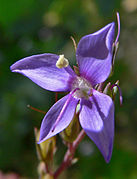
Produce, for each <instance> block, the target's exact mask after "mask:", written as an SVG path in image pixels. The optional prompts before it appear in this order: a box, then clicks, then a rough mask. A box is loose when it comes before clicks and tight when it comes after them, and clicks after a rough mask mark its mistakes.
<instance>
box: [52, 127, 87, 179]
mask: <svg viewBox="0 0 137 179" xmlns="http://www.w3.org/2000/svg"><path fill="white" fill-rule="evenodd" d="M84 136H85V132H84V130H81V132H80V133H79V135H78V137H77V139H76V140H75V141H74V142H73V143H72V146H71V150H70V148H68V150H67V152H66V154H65V156H64V160H63V161H62V163H61V165H60V167H59V168H58V169H57V170H56V171H55V173H54V179H56V178H57V177H58V176H59V175H60V174H61V173H62V172H63V171H64V170H65V169H67V168H68V167H69V166H70V165H71V161H72V159H73V156H74V154H75V151H76V148H77V146H78V145H79V143H80V142H81V141H82V139H83V138H84Z"/></svg>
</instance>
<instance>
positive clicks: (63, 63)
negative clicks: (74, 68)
mask: <svg viewBox="0 0 137 179" xmlns="http://www.w3.org/2000/svg"><path fill="white" fill-rule="evenodd" d="M68 65H69V62H68V60H67V59H66V58H65V57H64V55H60V56H59V59H58V60H57V62H56V67H57V68H64V67H67V66H68Z"/></svg>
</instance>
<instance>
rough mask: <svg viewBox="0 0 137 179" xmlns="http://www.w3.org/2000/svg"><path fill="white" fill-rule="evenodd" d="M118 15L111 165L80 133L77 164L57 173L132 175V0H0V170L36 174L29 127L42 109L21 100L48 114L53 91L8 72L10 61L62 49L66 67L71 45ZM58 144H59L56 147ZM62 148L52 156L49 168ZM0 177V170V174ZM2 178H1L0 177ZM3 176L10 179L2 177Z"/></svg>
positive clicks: (135, 115)
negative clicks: (120, 97) (117, 89)
mask: <svg viewBox="0 0 137 179" xmlns="http://www.w3.org/2000/svg"><path fill="white" fill-rule="evenodd" d="M117 11H118V12H119V13H120V18H121V34H120V39H119V41H120V46H119V50H118V54H117V57H116V63H115V71H114V75H113V77H112V78H111V79H110V80H111V81H112V82H113V83H114V82H115V81H116V80H117V79H119V80H120V87H121V89H122V92H123V98H124V102H123V106H122V107H120V105H119V101H118V96H117V99H116V102H115V108H116V109H115V124H116V127H115V141H114V149H113V155H112V159H111V162H110V163H109V164H106V163H105V161H104V159H103V157H102V155H101V154H100V152H99V150H98V149H97V148H96V146H95V145H94V144H93V143H92V141H91V140H89V139H88V137H86V138H85V140H84V141H83V142H82V143H81V144H80V146H79V148H78V150H77V153H76V156H77V157H78V158H79V161H78V163H77V164H75V165H74V166H73V167H71V168H69V170H68V171H69V172H65V173H64V174H63V175H62V177H61V178H64V179H65V178H71V179H77V178H78V179H91V178H95V179H96V178H97V179H110V178H111V179H126V178H127V179H136V178H137V130H136V129H137V59H136V56H137V54H136V52H137V1H136V0H21V1H19V0H13V1H11V0H0V171H1V172H3V173H5V174H6V173H9V172H14V173H17V174H18V175H19V176H20V177H19V178H21V177H24V178H38V176H37V164H38V160H37V157H36V151H35V139H34V132H33V128H34V126H36V127H38V128H39V127H40V123H41V120H42V118H43V117H44V115H43V114H41V113H37V112H35V111H32V110H30V109H28V108H27V104H30V105H32V106H34V107H37V108H39V109H41V110H44V111H48V109H49V108H50V107H51V106H52V104H54V102H55V100H54V93H53V92H48V91H46V90H44V89H42V88H40V87H39V86H37V85H35V84H34V83H33V82H31V81H30V80H29V79H27V78H25V77H24V76H22V75H19V74H14V73H11V71H10V69H9V67H10V65H11V64H13V63H14V62H15V61H17V60H19V59H21V58H24V57H26V56H30V55H33V54H40V53H45V52H50V53H56V54H65V57H66V58H68V59H69V60H70V61H71V63H72V64H74V63H75V51H74V47H73V43H72V41H71V39H70V36H73V37H74V38H75V40H76V42H78V41H79V39H80V38H81V37H82V36H84V35H86V34H89V33H93V32H94V31H97V30H99V29H100V28H102V27H103V26H105V25H107V24H108V23H110V22H112V21H115V22H116V12H117ZM60 145H62V146H63V144H61V142H60ZM64 151H65V148H64V149H62V148H61V149H60V150H59V151H58V152H57V154H56V162H55V163H56V165H58V164H59V162H60V161H61V159H62V157H63V154H64ZM1 175H2V174H1ZM3 178H4V176H3ZM10 178H11V177H10Z"/></svg>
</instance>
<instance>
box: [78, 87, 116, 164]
mask: <svg viewBox="0 0 137 179" xmlns="http://www.w3.org/2000/svg"><path fill="white" fill-rule="evenodd" d="M80 124H81V126H82V128H83V129H84V131H85V132H86V134H87V135H88V136H89V137H90V138H91V139H92V140H93V141H94V143H95V144H96V145H97V147H98V148H99V150H100V151H101V153H102V155H103V156H104V158H105V160H106V162H109V161H110V158H111V155H112V148H113V138H114V104H113V101H112V99H111V98H110V97H109V96H107V95H105V94H103V93H100V92H98V91H96V90H94V91H93V96H92V97H90V99H89V100H85V99H82V101H81V112H80Z"/></svg>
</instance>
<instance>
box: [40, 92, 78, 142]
mask: <svg viewBox="0 0 137 179" xmlns="http://www.w3.org/2000/svg"><path fill="white" fill-rule="evenodd" d="M69 95H71V94H68V95H66V96H65V97H63V98H62V99H60V100H59V101H58V102H57V103H55V104H54V105H53V106H52V107H51V108H50V110H49V111H48V112H47V114H46V115H45V117H44V119H43V121H42V124H41V128H40V139H39V143H41V142H43V141H45V140H47V139H48V138H50V137H52V136H54V135H56V134H58V133H59V132H61V131H63V130H64V129H65V128H66V127H67V126H68V125H69V123H70V122H71V120H72V118H73V115H74V112H75V109H76V106H77V103H78V100H77V99H75V98H73V97H72V96H71V100H70V102H69V103H68V105H67V107H66V108H65V110H64V112H63V115H62V117H61V118H60V120H59V121H58V123H57V125H56V127H55V129H54V131H53V128H54V126H55V123H56V120H57V118H58V116H59V115H60V112H61V110H62V108H63V106H64V105H65V102H66V100H67V99H68V98H69V97H70V96H69Z"/></svg>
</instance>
